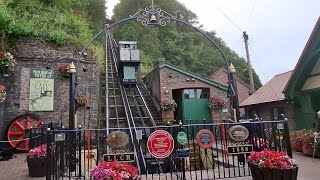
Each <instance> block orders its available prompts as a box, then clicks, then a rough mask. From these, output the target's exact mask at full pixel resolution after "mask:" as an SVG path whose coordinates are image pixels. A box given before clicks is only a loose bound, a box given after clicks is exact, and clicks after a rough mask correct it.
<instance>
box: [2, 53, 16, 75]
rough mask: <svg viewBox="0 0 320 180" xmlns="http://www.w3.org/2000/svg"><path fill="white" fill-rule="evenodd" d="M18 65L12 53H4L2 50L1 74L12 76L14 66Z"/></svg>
mask: <svg viewBox="0 0 320 180" xmlns="http://www.w3.org/2000/svg"><path fill="white" fill-rule="evenodd" d="M15 65H16V61H15V60H14V58H13V56H12V55H11V54H10V53H2V52H0V74H2V75H3V76H5V77H8V76H10V74H11V73H12V71H13V70H14V67H15Z"/></svg>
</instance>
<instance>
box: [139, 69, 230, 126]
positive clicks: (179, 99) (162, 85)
mask: <svg viewBox="0 0 320 180" xmlns="http://www.w3.org/2000/svg"><path fill="white" fill-rule="evenodd" d="M144 81H145V83H146V85H147V87H148V89H149V90H150V92H151V94H152V96H153V97H154V98H155V99H156V100H157V101H158V102H159V103H161V102H164V101H166V100H168V99H173V100H174V101H175V102H176V103H177V108H176V109H175V110H174V111H162V118H163V121H165V122H167V121H171V120H175V121H178V120H182V122H183V123H202V122H206V123H212V122H217V121H218V120H221V119H224V118H229V113H228V112H229V110H228V107H229V105H228V99H227V87H226V86H223V85H222V84H219V83H217V82H213V81H210V80H208V79H206V78H203V77H201V76H198V75H196V74H194V73H191V72H188V71H185V70H183V69H180V68H178V67H176V66H173V65H170V64H160V65H159V66H158V67H157V68H155V69H154V70H153V71H152V72H151V73H149V74H148V75H147V76H146V77H145V78H144ZM210 97H219V98H221V99H223V100H224V101H225V102H226V105H225V107H224V108H223V109H220V110H215V109H210V108H209V107H208V100H209V98H210Z"/></svg>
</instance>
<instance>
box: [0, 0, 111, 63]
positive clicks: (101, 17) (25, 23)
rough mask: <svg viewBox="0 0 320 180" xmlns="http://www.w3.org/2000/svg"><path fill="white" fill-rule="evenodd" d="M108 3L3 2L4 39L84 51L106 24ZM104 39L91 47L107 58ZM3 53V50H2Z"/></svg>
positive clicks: (0, 34)
mask: <svg viewBox="0 0 320 180" xmlns="http://www.w3.org/2000/svg"><path fill="white" fill-rule="evenodd" d="M104 4H105V0H0V37H1V39H2V40H5V39H7V40H14V39H17V38H22V37H37V38H41V39H44V40H46V41H50V42H52V43H53V44H56V45H59V46H61V45H69V44H70V45H75V46H77V47H79V48H81V47H82V46H83V45H85V44H86V42H88V41H89V40H90V39H91V38H92V37H93V35H94V34H95V33H96V32H98V31H99V30H100V29H102V28H103V26H104V23H105V8H106V7H105V5H104ZM102 43H103V41H102V38H101V39H100V42H99V40H98V41H96V42H95V44H94V45H92V46H90V49H91V50H92V51H94V52H95V53H98V55H99V56H100V59H101V60H102V59H103V48H102V47H103V46H102ZM0 50H1V49H0Z"/></svg>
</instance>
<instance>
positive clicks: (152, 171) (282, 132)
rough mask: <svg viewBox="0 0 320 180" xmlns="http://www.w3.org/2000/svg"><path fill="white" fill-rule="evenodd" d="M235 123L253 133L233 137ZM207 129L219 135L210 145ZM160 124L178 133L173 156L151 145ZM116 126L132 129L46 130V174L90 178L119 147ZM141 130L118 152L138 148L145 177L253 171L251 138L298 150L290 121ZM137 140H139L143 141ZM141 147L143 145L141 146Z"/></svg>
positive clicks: (256, 146)
mask: <svg viewBox="0 0 320 180" xmlns="http://www.w3.org/2000/svg"><path fill="white" fill-rule="evenodd" d="M235 125H242V126H244V127H246V128H247V129H248V130H249V137H248V138H247V139H246V140H245V141H242V142H235V141H233V140H232V139H231V138H230V136H229V130H230V128H231V127H233V126H235ZM202 129H207V130H209V131H211V132H212V134H213V135H214V143H213V145H212V146H210V147H209V148H206V149H205V148H202V147H200V146H199V144H198V141H199V139H197V133H198V132H199V130H202ZM155 130H166V131H167V132H169V133H170V134H171V135H172V137H173V138H174V150H173V152H172V153H171V154H170V155H169V157H167V158H164V159H157V158H154V157H153V156H152V155H151V154H150V152H149V151H148V148H147V145H146V144H147V140H148V137H149V136H150V134H151V133H152V132H154V131H155ZM115 131H121V132H125V133H127V134H130V133H129V129H126V128H122V129H75V130H67V129H60V130H52V131H46V132H45V133H43V134H42V135H43V137H42V140H43V138H44V137H45V138H46V143H47V158H48V161H47V162H48V166H47V177H46V179H48V180H50V179H73V178H77V179H90V171H91V170H92V169H93V168H94V167H96V166H97V165H98V164H99V163H100V162H102V161H103V160H106V159H104V155H105V154H114V153H115V152H114V151H115V149H112V148H111V147H109V146H108V145H107V143H106V138H107V137H108V135H109V134H110V133H112V132H115ZM136 131H137V132H139V135H136V136H135V137H137V138H138V140H133V139H131V138H129V143H128V144H127V145H126V147H124V148H122V149H118V150H117V153H119V152H120V153H131V152H134V153H133V154H134V159H135V161H134V162H132V164H133V165H134V166H136V167H138V168H139V172H140V176H141V178H142V179H220V178H232V177H242V176H249V175H250V171H249V167H248V163H247V157H248V156H249V154H250V153H245V152H243V151H246V150H245V149H244V148H243V146H241V145H243V144H246V145H248V144H249V145H250V144H251V145H252V150H253V151H261V150H263V149H264V148H268V149H273V150H276V151H286V152H287V154H288V155H289V156H292V152H291V147H290V137H289V131H288V124H287V121H262V122H248V123H219V124H190V125H173V126H157V127H147V128H136ZM181 131H183V132H185V133H186V135H187V142H186V143H185V144H184V145H182V144H179V143H178V142H177V134H178V133H179V132H181ZM34 135H37V136H38V135H39V134H36V133H35V134H34ZM39 142H40V141H39ZM133 143H138V146H134V145H133ZM239 144H240V146H239ZM136 147H139V149H138V150H137V149H135V148H136ZM182 149H183V150H184V151H188V152H189V154H188V155H187V157H184V158H179V157H177V156H179V155H178V151H180V150H182ZM228 149H229V152H228ZM232 151H233V152H232ZM249 151H250V150H249ZM109 160H110V159H109ZM118 160H119V159H118Z"/></svg>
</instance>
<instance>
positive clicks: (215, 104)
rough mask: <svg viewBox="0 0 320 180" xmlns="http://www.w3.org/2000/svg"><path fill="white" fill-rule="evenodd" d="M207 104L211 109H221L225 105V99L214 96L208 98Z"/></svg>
mask: <svg viewBox="0 0 320 180" xmlns="http://www.w3.org/2000/svg"><path fill="white" fill-rule="evenodd" d="M208 106H209V108H211V109H218V110H221V109H222V108H223V107H224V106H225V101H224V100H223V99H222V98H221V97H219V96H214V97H211V98H210V99H209V101H208Z"/></svg>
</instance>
